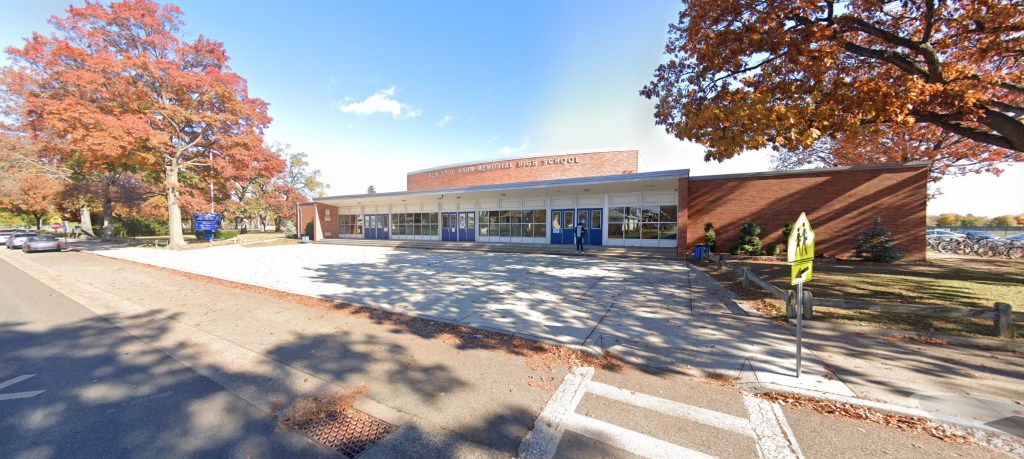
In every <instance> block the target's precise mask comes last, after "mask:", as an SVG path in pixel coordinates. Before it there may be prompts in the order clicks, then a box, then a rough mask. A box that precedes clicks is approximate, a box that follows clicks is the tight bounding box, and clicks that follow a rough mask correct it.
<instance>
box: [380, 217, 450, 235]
mask: <svg viewBox="0 0 1024 459" xmlns="http://www.w3.org/2000/svg"><path fill="white" fill-rule="evenodd" d="M437 221H438V220H437V213H436V212H423V213H408V214H393V215H392V216H391V234H392V235H399V236H437V235H438V234H440V233H438V229H437Z"/></svg>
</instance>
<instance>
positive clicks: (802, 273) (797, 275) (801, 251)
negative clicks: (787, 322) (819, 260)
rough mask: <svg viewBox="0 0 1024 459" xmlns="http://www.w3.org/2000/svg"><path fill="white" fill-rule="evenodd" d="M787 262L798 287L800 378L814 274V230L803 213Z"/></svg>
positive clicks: (791, 239) (790, 242)
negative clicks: (808, 287) (807, 290)
mask: <svg viewBox="0 0 1024 459" xmlns="http://www.w3.org/2000/svg"><path fill="white" fill-rule="evenodd" d="M786 261H788V262H789V265H790V266H791V267H790V285H795V286H796V377H797V378H799V377H800V366H801V364H802V363H803V356H802V355H801V354H802V352H803V338H804V282H806V281H809V280H811V277H812V276H813V273H814V229H813V228H811V222H810V221H808V220H807V214H805V213H803V212H801V213H800V218H797V219H796V223H794V224H793V231H792V232H791V233H790V234H789V240H788V241H786Z"/></svg>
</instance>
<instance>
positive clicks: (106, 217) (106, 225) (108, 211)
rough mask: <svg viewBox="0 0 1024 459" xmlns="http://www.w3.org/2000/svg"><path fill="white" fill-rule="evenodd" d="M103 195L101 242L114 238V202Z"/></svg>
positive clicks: (107, 195) (106, 195)
mask: <svg viewBox="0 0 1024 459" xmlns="http://www.w3.org/2000/svg"><path fill="white" fill-rule="evenodd" d="M108 192H109V188H108ZM104 194H105V196H104V197H103V240H104V241H109V240H111V239H113V238H114V201H112V200H111V199H110V196H109V194H107V193H104Z"/></svg>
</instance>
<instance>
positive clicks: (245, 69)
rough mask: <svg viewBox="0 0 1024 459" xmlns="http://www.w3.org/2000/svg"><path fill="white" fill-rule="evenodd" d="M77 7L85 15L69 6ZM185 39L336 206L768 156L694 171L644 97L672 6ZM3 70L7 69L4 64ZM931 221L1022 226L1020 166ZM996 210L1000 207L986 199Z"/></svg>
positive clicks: (31, 7)
mask: <svg viewBox="0 0 1024 459" xmlns="http://www.w3.org/2000/svg"><path fill="white" fill-rule="evenodd" d="M68 4H69V1H68V0H32V1H18V2H11V4H9V5H8V6H7V7H5V8H4V14H3V15H2V16H0V45H3V46H4V47H6V46H11V45H20V44H21V43H22V41H21V39H22V38H23V37H27V36H29V35H30V34H31V33H32V31H40V32H46V33H49V32H50V28H49V26H48V24H47V23H46V19H47V18H48V17H49V16H51V15H54V14H58V15H63V12H64V10H65V9H66V8H67V5H68ZM76 4H81V2H76ZM174 4H176V5H178V6H179V7H180V8H181V9H182V11H183V13H184V20H185V22H186V25H185V27H184V29H183V34H184V36H185V38H186V39H188V40H192V39H194V38H195V37H196V36H198V35H204V36H206V37H209V38H211V39H214V40H218V41H221V42H223V43H224V45H225V48H226V50H227V52H228V55H229V56H230V57H231V66H232V68H233V69H234V71H235V72H237V73H238V74H240V75H241V76H243V77H244V78H246V79H247V80H248V81H249V91H250V94H251V95H252V96H254V97H259V98H262V99H264V100H266V101H267V102H269V103H270V114H271V116H273V117H274V122H273V124H272V125H271V128H270V129H269V130H268V131H267V138H268V140H270V141H277V142H281V143H284V144H290V145H291V146H292V150H293V151H303V152H306V153H307V154H308V155H309V161H310V163H311V164H312V166H313V167H314V168H317V169H320V170H321V171H322V172H323V174H324V175H323V178H324V179H325V181H327V182H328V183H329V184H330V185H331V189H330V192H329V194H331V195H338V194H357V193H363V192H365V191H366V188H367V187H368V186H369V185H374V186H375V188H376V189H377V191H401V190H404V189H405V174H406V173H407V172H410V171H414V170H418V169H424V168H428V167H434V166H441V165H445V164H451V163H461V162H468V161H480V160H488V159H496V158H504V157H518V156H527V155H537V154H552V153H559V152H569V151H596V150H607V149H617V148H637V149H639V150H640V155H641V163H640V170H641V171H649V170H666V169H684V168H689V169H690V171H691V175H712V174H725V173H735V172H757V171H764V170H767V169H768V168H769V165H770V163H769V161H768V154H767V153H763V152H747V153H744V154H743V155H740V156H738V157H737V158H735V159H731V160H728V161H726V162H724V163H721V164H719V163H705V162H703V160H702V158H703V151H702V149H701V147H700V146H698V145H694V144H691V143H686V142H680V141H678V140H676V139H674V138H673V137H671V136H669V135H667V134H665V133H664V131H663V130H662V129H661V128H659V127H657V126H655V125H654V118H653V103H652V102H650V101H648V100H646V99H644V98H643V97H641V96H639V95H638V91H639V90H640V88H641V87H643V85H644V84H646V83H647V82H648V81H649V80H650V78H651V76H652V74H653V71H654V69H655V68H656V67H657V65H658V64H659V63H660V62H662V61H663V60H664V59H665V56H664V55H663V54H662V50H663V49H664V45H665V39H666V36H667V30H668V24H669V23H671V22H674V20H675V17H676V15H677V13H678V10H679V4H678V3H677V2H674V1H667V0H665V1H644V2H621V1H618V2H616V1H588V2H582V1H557V2H551V1H519V2H488V1H467V2H436V3H433V2H395V1H373V2H354V1H320V2H313V1H295V2H280V1H278V2H274V1H260V0H254V1H244V2H243V1H226V0H225V1H208V0H207V1H200V0H193V1H177V2H174ZM0 63H3V64H6V59H5V57H4V58H0ZM942 189H943V192H944V194H943V195H942V196H941V197H940V198H937V199H935V200H932V201H931V202H929V209H928V213H929V214H938V213H942V212H957V213H961V214H966V213H974V214H975V215H986V216H995V215H1003V214H1019V213H1024V167H1022V165H1019V164H1018V165H1015V166H1014V167H1011V168H1009V170H1008V172H1007V173H1005V174H1003V176H1001V177H999V178H994V177H992V176H990V175H983V176H971V177H964V178H956V179H946V180H944V181H943V185H942ZM994 196H1001V198H993V197H994Z"/></svg>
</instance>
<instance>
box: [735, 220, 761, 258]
mask: <svg viewBox="0 0 1024 459" xmlns="http://www.w3.org/2000/svg"><path fill="white" fill-rule="evenodd" d="M740 234H741V236H740V239H739V242H738V243H739V246H740V250H741V251H743V253H748V254H751V255H757V254H759V253H761V238H759V237H757V235H758V234H761V227H760V226H758V225H757V224H755V223H754V222H747V223H745V224H744V225H743V226H741V227H740Z"/></svg>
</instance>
